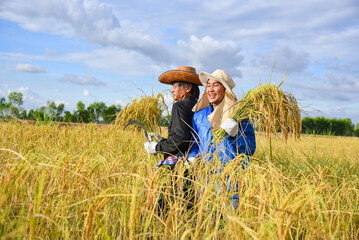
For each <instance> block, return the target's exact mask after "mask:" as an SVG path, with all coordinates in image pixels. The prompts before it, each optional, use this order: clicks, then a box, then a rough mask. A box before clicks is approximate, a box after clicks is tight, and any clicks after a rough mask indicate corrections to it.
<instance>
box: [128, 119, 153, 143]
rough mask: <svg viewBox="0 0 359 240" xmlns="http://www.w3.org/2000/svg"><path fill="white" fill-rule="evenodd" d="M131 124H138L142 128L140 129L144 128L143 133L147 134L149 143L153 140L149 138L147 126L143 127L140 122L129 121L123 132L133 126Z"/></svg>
mask: <svg viewBox="0 0 359 240" xmlns="http://www.w3.org/2000/svg"><path fill="white" fill-rule="evenodd" d="M131 124H137V125H138V126H140V127H141V128H142V130H143V132H144V133H145V136H146V139H147V142H151V139H150V137H149V136H148V133H147V130H146V128H145V126H143V124H142V123H141V122H140V121H137V120H131V121H129V122H128V123H127V124H126V126H125V128H124V129H123V130H125V129H126V128H127V127H128V126H129V125H131Z"/></svg>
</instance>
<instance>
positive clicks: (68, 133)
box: [0, 123, 359, 239]
mask: <svg viewBox="0 0 359 240" xmlns="http://www.w3.org/2000/svg"><path fill="white" fill-rule="evenodd" d="M0 135H1V136H2V137H1V138H0V146H1V147H0V148H1V150H0V164H1V165H0V169H1V170H0V186H1V188H0V236H2V239H8V238H11V239H12V238H25V239H28V238H30V239H35V238H41V239H44V238H50V239H63V238H65V239H80V238H84V239H88V238H100V239H116V238H117V239H143V238H154V239H188V238H191V239H203V238H214V239H225V238H227V239H248V238H253V239H291V238H292V239H358V234H359V202H358V199H359V193H358V189H359V178H358V176H359V156H358V152H359V149H358V148H359V144H358V143H359V142H358V138H335V137H302V138H301V140H300V141H295V140H293V139H289V140H288V142H287V143H285V142H282V141H281V140H280V139H278V138H272V139H270V140H269V139H267V138H264V137H262V136H259V137H258V138H257V151H256V153H255V155H254V157H253V158H252V159H251V163H250V166H249V168H248V169H247V170H246V171H245V172H244V171H241V170H239V168H238V163H239V161H240V160H241V159H240V158H238V159H237V160H236V161H234V162H233V164H228V165H227V166H226V168H225V169H222V170H223V171H222V174H218V175H216V176H213V175H212V174H211V172H213V168H216V167H217V166H215V165H216V164H214V166H210V167H209V166H208V165H203V164H198V165H196V166H195V167H193V168H192V169H191V171H192V173H193V176H196V181H195V184H194V189H195V190H196V191H197V194H198V193H199V192H200V194H198V196H201V197H200V198H198V199H196V201H195V205H194V207H193V208H192V209H191V210H187V208H186V199H184V193H183V191H182V188H181V187H180V186H182V185H183V181H184V177H183V171H184V168H183V167H182V165H179V166H178V167H179V168H178V174H177V175H174V174H170V173H168V172H166V171H165V169H162V170H163V171H162V170H161V171H158V172H156V173H154V169H155V164H156V162H157V161H158V159H159V156H157V157H154V156H152V155H148V154H146V151H145V150H144V149H143V142H144V139H143V137H142V136H141V133H137V132H135V131H127V130H126V131H125V132H124V131H122V129H121V128H118V127H116V126H111V125H110V126H107V127H106V126H105V127H101V128H97V127H96V126H95V125H93V124H88V125H81V126H64V127H60V126H56V125H53V126H34V125H26V124H20V123H0ZM235 172H237V173H236V177H235V178H232V179H231V181H233V182H238V183H239V186H240V192H241V194H240V195H241V197H240V199H241V200H240V202H239V207H238V211H237V212H235V211H234V210H233V209H232V208H230V207H228V206H229V202H228V197H229V196H230V195H231V194H232V193H227V192H226V191H223V192H221V190H218V184H220V185H221V186H222V188H221V189H225V187H224V186H225V184H226V181H225V179H226V176H227V175H228V174H229V175H231V176H234V175H235V174H234V173H235ZM161 192H162V193H163V194H164V196H165V198H166V199H168V201H167V204H168V211H167V214H166V215H163V216H159V215H158V214H157V209H158V206H157V199H158V196H159V194H160V193H161ZM174 193H175V194H174Z"/></svg>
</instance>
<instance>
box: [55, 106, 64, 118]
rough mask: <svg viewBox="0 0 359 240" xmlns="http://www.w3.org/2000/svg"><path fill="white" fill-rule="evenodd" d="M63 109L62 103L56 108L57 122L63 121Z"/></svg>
mask: <svg viewBox="0 0 359 240" xmlns="http://www.w3.org/2000/svg"><path fill="white" fill-rule="evenodd" d="M64 109H65V104H63V103H60V104H59V106H57V112H56V119H57V120H58V121H62V120H63V117H62V113H63V112H64Z"/></svg>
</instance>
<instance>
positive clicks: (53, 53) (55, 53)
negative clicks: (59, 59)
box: [45, 48, 59, 57]
mask: <svg viewBox="0 0 359 240" xmlns="http://www.w3.org/2000/svg"><path fill="white" fill-rule="evenodd" d="M45 55H46V56H49V57H53V56H58V55H59V51H57V50H52V49H49V48H46V49H45Z"/></svg>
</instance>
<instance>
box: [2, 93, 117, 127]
mask: <svg viewBox="0 0 359 240" xmlns="http://www.w3.org/2000/svg"><path fill="white" fill-rule="evenodd" d="M22 105H23V94H22V93H21V92H11V93H9V95H8V101H6V99H5V98H4V97H2V98H1V99H0V118H11V117H16V118H19V119H24V120H35V121H57V122H75V123H112V122H114V121H115V119H116V115H117V114H118V113H119V112H120V111H121V110H122V108H121V106H120V105H117V106H115V105H114V104H113V105H111V106H108V107H107V106H106V104H105V103H104V102H94V103H91V104H90V105H88V106H87V107H86V106H85V104H84V103H83V102H81V101H79V102H78V103H77V109H76V110H74V111H73V112H70V111H65V104H63V103H61V104H58V105H56V103H55V102H54V101H47V104H46V105H45V106H42V107H40V108H39V109H30V110H29V111H28V112H27V111H26V110H25V109H24V108H23V107H22Z"/></svg>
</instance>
